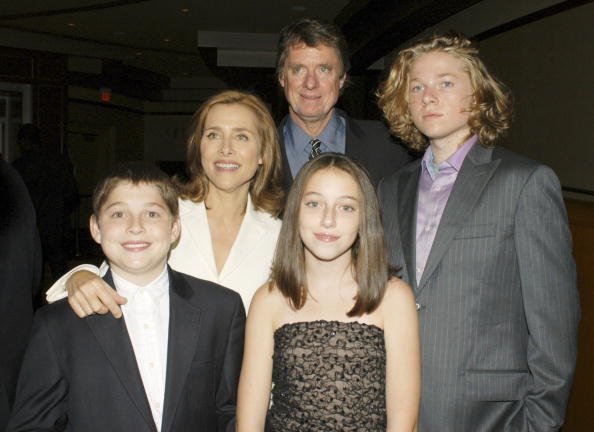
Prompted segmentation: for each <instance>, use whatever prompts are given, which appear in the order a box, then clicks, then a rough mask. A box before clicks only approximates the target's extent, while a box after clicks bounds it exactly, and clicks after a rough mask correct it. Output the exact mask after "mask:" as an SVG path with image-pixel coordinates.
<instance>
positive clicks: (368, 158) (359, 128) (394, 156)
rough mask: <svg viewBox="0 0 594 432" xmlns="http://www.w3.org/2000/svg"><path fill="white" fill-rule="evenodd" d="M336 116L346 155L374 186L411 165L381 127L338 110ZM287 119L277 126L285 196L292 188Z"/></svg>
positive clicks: (374, 122)
mask: <svg viewBox="0 0 594 432" xmlns="http://www.w3.org/2000/svg"><path fill="white" fill-rule="evenodd" d="M337 112H338V114H339V115H340V116H341V117H343V118H344V119H345V120H346V139H345V140H346V143H345V144H346V145H345V154H346V155H347V156H348V157H350V158H352V159H354V160H356V161H357V162H359V163H360V164H361V165H363V166H364V167H365V169H367V171H368V172H369V176H370V177H371V180H372V181H373V185H374V186H377V184H378V183H379V181H380V180H381V179H382V178H383V177H385V176H387V175H388V174H391V173H393V172H394V171H397V170H398V169H399V168H401V167H403V166H404V165H406V164H407V163H408V162H409V161H410V159H411V158H410V156H409V154H408V153H407V151H406V150H405V149H404V147H403V146H401V145H399V144H398V143H396V142H394V140H393V139H392V138H391V137H390V134H389V132H388V129H386V127H385V126H384V124H383V123H381V122H379V121H374V120H356V119H353V118H350V117H349V116H348V115H347V114H346V113H345V112H344V111H341V110H337ZM288 117H289V116H286V117H285V118H284V119H283V120H282V121H281V123H280V124H279V126H278V134H279V137H280V140H281V151H282V156H283V169H284V173H285V176H284V184H283V188H284V190H285V192H288V191H289V189H290V188H291V184H293V176H292V175H291V167H290V166H289V160H288V159H287V152H286V150H285V145H284V142H283V130H284V128H285V124H286V123H287V119H288Z"/></svg>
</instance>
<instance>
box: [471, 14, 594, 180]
mask: <svg viewBox="0 0 594 432" xmlns="http://www.w3.org/2000/svg"><path fill="white" fill-rule="evenodd" d="M593 22H594V3H589V4H585V5H583V6H579V7H575V8H573V9H570V10H567V11H565V12H561V13H559V14H556V15H553V16H549V17H547V18H543V19H541V20H539V21H536V22H533V23H531V24H527V25H524V26H522V27H517V28H515V29H513V30H510V31H508V32H505V33H502V34H499V35H497V36H494V37H491V38H489V39H486V40H484V41H482V42H481V43H480V49H481V53H482V56H483V58H484V59H485V60H486V62H487V63H488V64H489V66H490V69H491V70H492V71H494V72H495V73H496V75H497V76H498V77H499V78H500V79H501V80H502V81H503V82H505V83H506V84H507V85H508V86H509V87H510V88H511V90H512V91H513V94H514V97H515V101H516V103H515V107H516V116H515V121H514V124H513V126H512V129H511V131H510V133H509V134H508V138H507V139H506V140H505V141H504V143H505V145H506V146H507V147H509V148H511V149H512V150H515V151H517V152H519V153H521V154H524V155H526V156H529V157H531V158H533V159H537V160H539V161H542V162H544V163H546V164H547V165H549V166H551V167H552V168H553V169H554V170H555V171H556V172H557V175H558V176H559V178H560V180H561V184H562V185H563V186H569V187H574V188H581V189H586V190H590V191H594V168H593V167H594V149H593V144H594V124H593V123H594V122H593V120H594V102H593V99H594V79H593V77H594V74H593V71H594V43H592V41H594V25H592V23H593Z"/></svg>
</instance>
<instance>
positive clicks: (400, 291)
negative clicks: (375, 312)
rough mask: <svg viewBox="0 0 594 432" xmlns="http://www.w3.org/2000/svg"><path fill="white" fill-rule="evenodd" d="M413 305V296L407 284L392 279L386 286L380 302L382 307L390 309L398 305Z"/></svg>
mask: <svg viewBox="0 0 594 432" xmlns="http://www.w3.org/2000/svg"><path fill="white" fill-rule="evenodd" d="M407 304H412V305H413V306H414V304H415V296H414V294H413V292H412V289H411V287H410V285H409V284H407V283H406V282H404V281H403V280H402V279H399V278H397V277H393V278H391V279H390V280H389V281H388V284H387V285H386V292H385V294H384V299H383V300H382V307H388V308H390V309H392V308H393V307H395V306H398V305H407Z"/></svg>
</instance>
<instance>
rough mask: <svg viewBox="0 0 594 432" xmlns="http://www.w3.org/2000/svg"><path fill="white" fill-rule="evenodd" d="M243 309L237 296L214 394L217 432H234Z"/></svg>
mask: <svg viewBox="0 0 594 432" xmlns="http://www.w3.org/2000/svg"><path fill="white" fill-rule="evenodd" d="M244 333H245V309H244V307H243V302H242V301H241V298H240V297H239V295H236V296H235V309H234V311H233V316H232V319H231V325H230V326H229V333H228V335H227V345H226V348H225V357H224V358H223V365H222V368H221V376H220V380H219V383H218V386H217V392H216V410H217V418H218V420H217V423H218V430H219V431H226V432H235V424H236V410H237V386H238V384H239V373H240V371H241V361H242V358H243V339H244Z"/></svg>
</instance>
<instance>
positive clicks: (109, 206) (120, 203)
mask: <svg viewBox="0 0 594 432" xmlns="http://www.w3.org/2000/svg"><path fill="white" fill-rule="evenodd" d="M119 205H122V206H126V207H127V206H128V204H127V203H126V202H125V201H116V202H114V203H111V204H109V205H108V206H106V207H105V209H104V210H109V209H110V208H112V207H116V206H119ZM143 206H144V207H160V208H162V209H166V207H165V206H164V205H162V204H159V203H158V202H155V201H151V202H148V203H144V204H143Z"/></svg>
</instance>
